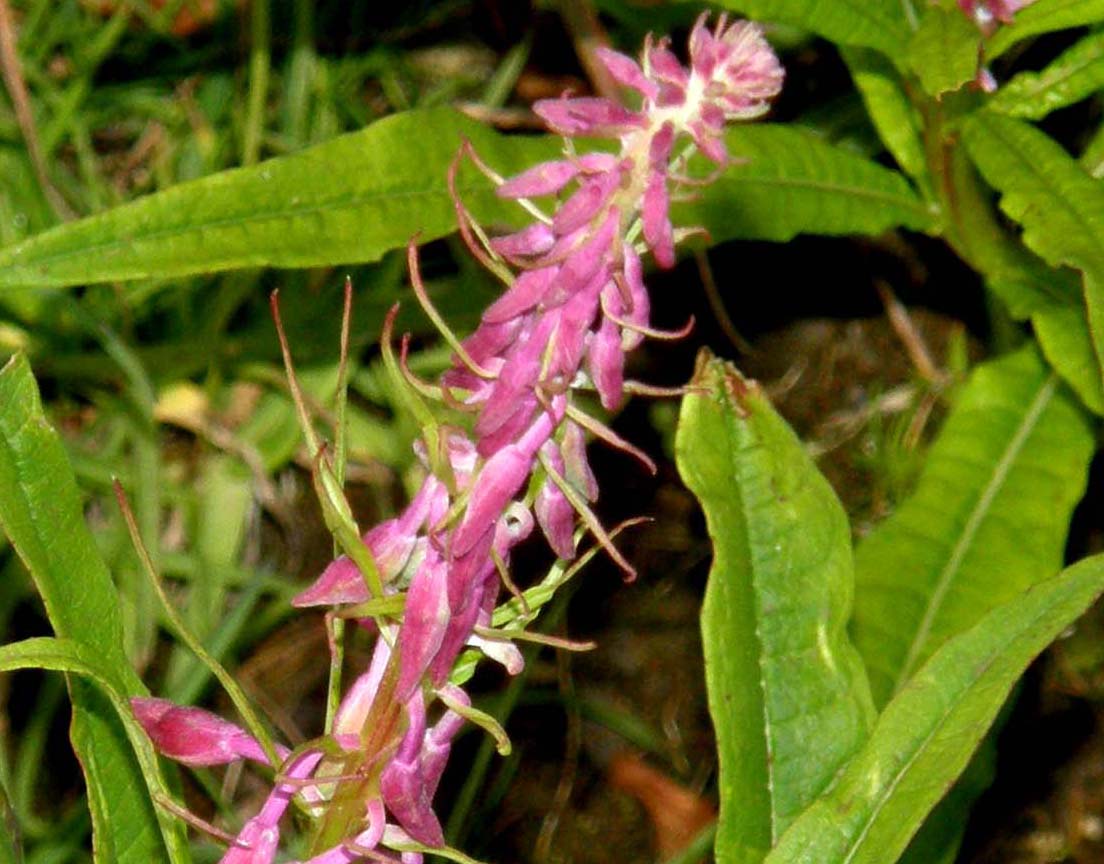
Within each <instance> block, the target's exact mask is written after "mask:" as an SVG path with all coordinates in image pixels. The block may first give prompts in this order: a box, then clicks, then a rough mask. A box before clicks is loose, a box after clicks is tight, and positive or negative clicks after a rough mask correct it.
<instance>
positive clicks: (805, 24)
mask: <svg viewBox="0 0 1104 864" xmlns="http://www.w3.org/2000/svg"><path fill="white" fill-rule="evenodd" d="M715 5H717V6H722V7H724V8H726V9H731V10H732V11H734V12H739V13H740V14H742V15H746V16H748V17H749V18H757V19H761V20H763V21H777V22H778V23H780V24H789V25H791V26H794V27H801V28H802V29H804V30H811V31H812V32H813V33H816V34H817V35H819V36H823V37H824V38H826V39H828V40H830V41H832V42H837V43H839V44H841V45H858V46H861V47H864V48H876V49H877V50H879V51H881V52H882V53H883V54H888V55H889V56H890V57H893V58H897V57H899V56H900V53H899V52H900V51H901V50H902V49H903V48H904V46H905V43H906V42H907V41H908V34H909V28H908V22H907V19H906V17H905V12H904V9H903V8H902V4H901V2H900V0H833V2H831V3H825V2H822V0H717V2H716V3H715Z"/></svg>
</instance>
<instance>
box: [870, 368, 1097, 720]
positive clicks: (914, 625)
mask: <svg viewBox="0 0 1104 864" xmlns="http://www.w3.org/2000/svg"><path fill="white" fill-rule="evenodd" d="M1092 452H1093V439H1092V432H1091V429H1090V427H1089V424H1088V422H1087V420H1086V418H1085V415H1084V413H1083V412H1082V411H1081V409H1080V408H1079V407H1078V406H1077V405H1076V403H1075V402H1074V401H1073V400H1072V399H1071V398H1070V397H1069V395H1067V394H1066V393H1065V392H1064V391H1063V388H1062V386H1061V384H1060V383H1059V381H1058V379H1057V376H1055V375H1054V374H1053V373H1051V372H1050V371H1049V370H1048V369H1047V368H1046V366H1045V364H1044V363H1043V362H1042V360H1041V358H1040V357H1039V356H1038V354H1037V352H1036V351H1035V349H1034V348H1033V347H1028V348H1025V349H1023V350H1021V351H1019V352H1017V353H1015V354H1012V355H1009V356H1007V357H1004V358H1001V359H999V360H996V361H993V362H990V363H986V364H984V365H982V366H980V367H978V368H977V369H976V370H975V371H974V373H973V376H972V378H971V379H970V381H969V383H968V384H967V385H966V386H965V388H964V389H963V390H962V392H961V394H960V395H959V398H958V400H957V402H956V404H955V406H954V409H953V410H952V412H951V414H950V416H949V417H948V418H947V422H946V424H945V425H944V427H943V429H942V431H941V432H940V434H939V437H938V438H937V439H936V441H935V443H934V444H933V445H932V448H931V451H930V452H929V454H928V458H927V462H926V464H925V466H924V471H923V473H922V474H921V476H920V479H919V481H918V483H917V487H916V491H915V492H914V493H913V494H912V496H911V497H910V498H909V499H908V500H907V501H905V503H904V504H902V505H901V507H900V509H898V510H897V512H896V513H894V514H893V515H892V516H890V517H889V518H888V519H887V520H885V522H883V523H882V524H881V525H879V526H878V527H877V528H876V529H875V530H874V532H873V533H872V534H870V535H869V536H868V537H867V538H866V539H865V540H864V541H863V542H862V543H861V544H860V545H859V547H858V551H857V553H856V570H857V578H856V584H857V588H856V602H855V622H854V634H855V642H856V644H857V645H858V648H859V650H860V652H862V655H863V658H864V659H865V660H866V663H867V668H868V669H869V671H870V683H871V689H872V691H873V693H874V699H875V701H876V703H877V704H878V705H884V704H885V703H886V702H888V701H889V700H890V698H892V696H893V694H894V693H896V692H898V691H899V690H900V689H901V688H902V687H903V686H904V685H905V684H906V683H907V682H908V680H909V678H911V677H912V676H913V675H914V674H915V673H916V670H917V669H919V668H920V666H921V665H922V664H923V663H924V661H925V660H927V658H928V657H930V656H931V655H932V653H933V652H934V651H935V650H936V649H937V648H938V647H939V646H940V645H942V644H943V643H944V642H945V641H946V640H947V639H949V638H951V637H953V636H955V635H956V634H958V633H961V632H962V631H964V630H966V629H967V628H969V627H971V626H973V625H974V624H975V623H977V621H978V619H980V618H981V616H982V615H984V614H985V613H986V612H987V611H988V610H989V609H991V608H993V607H994V606H996V605H998V604H1000V603H1004V602H1006V601H1008V600H1009V599H1011V598H1012V597H1015V596H1016V595H1017V594H1019V593H1020V592H1022V591H1024V590H1025V589H1027V588H1028V587H1029V586H1031V585H1033V584H1035V583H1036V582H1039V581H1041V580H1042V579H1046V578H1049V577H1051V576H1053V575H1054V574H1055V573H1056V572H1057V571H1058V569H1059V567H1061V563H1062V553H1063V549H1064V546H1065V539H1066V532H1067V530H1068V527H1069V517H1070V514H1071V512H1072V510H1073V507H1074V505H1075V504H1076V503H1077V501H1078V500H1079V499H1080V497H1081V495H1082V493H1083V492H1084V489H1085V483H1086V475H1087V471H1088V464H1089V460H1090V459H1091V458H1092Z"/></svg>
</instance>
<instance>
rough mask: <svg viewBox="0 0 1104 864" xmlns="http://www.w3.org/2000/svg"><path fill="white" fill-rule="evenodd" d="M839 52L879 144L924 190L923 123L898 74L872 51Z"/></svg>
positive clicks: (847, 50) (925, 174) (842, 49)
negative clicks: (876, 133) (875, 131)
mask: <svg viewBox="0 0 1104 864" xmlns="http://www.w3.org/2000/svg"><path fill="white" fill-rule="evenodd" d="M840 53H841V54H842V55H843V59H844V61H845V62H846V63H847V68H848V69H849V70H850V72H851V78H852V80H853V81H854V82H855V87H856V88H858V91H859V95H860V96H862V100H863V104H864V105H865V106H866V111H867V113H868V114H869V115H870V121H871V122H872V123H873V124H874V128H875V129H876V130H877V132H878V135H879V136H880V137H881V139H882V143H884V144H885V146H886V149H887V150H888V151H889V153H890V155H891V156H893V158H894V159H896V160H897V164H898V165H900V166H901V169H902V170H903V171H904V172H905V173H906V174H908V175H909V176H910V177H912V178H913V179H914V180H916V181H917V182H918V183H919V184H920V185H921V188H926V187H927V185H928V184H929V182H930V180H929V177H928V166H927V159H926V157H925V156H924V143H923V136H922V125H921V123H922V121H921V118H920V116H919V112H917V110H916V107H915V106H914V105H913V104H912V102H911V101H910V99H909V97H908V94H907V93H906V92H905V89H904V87H903V86H902V83H901V76H900V74H899V73H898V72H897V70H896V69H895V68H894V67H893V64H892V63H890V62H889V61H888V60H887V59H886V58H885V57H883V56H882V55H880V54H878V53H877V52H875V51H869V50H866V49H864V48H841V49H840Z"/></svg>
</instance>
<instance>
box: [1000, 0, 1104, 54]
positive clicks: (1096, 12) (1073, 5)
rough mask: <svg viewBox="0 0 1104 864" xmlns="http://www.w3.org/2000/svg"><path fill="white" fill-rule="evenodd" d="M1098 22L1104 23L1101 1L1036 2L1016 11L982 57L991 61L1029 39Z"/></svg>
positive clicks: (1039, 0)
mask: <svg viewBox="0 0 1104 864" xmlns="http://www.w3.org/2000/svg"><path fill="white" fill-rule="evenodd" d="M1101 20H1104V0H1036V2H1034V3H1032V4H1031V5H1030V6H1027V7H1025V8H1023V9H1020V10H1019V11H1018V12H1017V13H1016V17H1015V19H1014V20H1013V22H1012V24H1011V25H1010V26H1007V27H1001V28H1000V29H999V30H998V31H997V32H996V34H995V35H994V36H993V38H992V39H990V40H989V44H988V45H987V46H986V51H985V54H986V56H987V57H988V58H989V59H994V58H996V57H999V56H1000V55H1001V54H1003V53H1004V52H1005V51H1007V50H1008V49H1009V48H1011V47H1012V46H1013V45H1015V44H1016V43H1017V42H1020V41H1021V40H1023V39H1028V38H1030V37H1031V36H1038V35H1039V34H1040V33H1050V32H1052V31H1054V30H1065V29H1066V28H1068V27H1084V26H1086V25H1092V24H1098V23H1100V21H1101Z"/></svg>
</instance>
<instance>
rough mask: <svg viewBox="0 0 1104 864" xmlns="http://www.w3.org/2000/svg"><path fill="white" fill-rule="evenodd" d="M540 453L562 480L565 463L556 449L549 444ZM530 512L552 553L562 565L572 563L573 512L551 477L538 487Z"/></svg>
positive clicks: (551, 443)
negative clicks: (532, 513)
mask: <svg viewBox="0 0 1104 864" xmlns="http://www.w3.org/2000/svg"><path fill="white" fill-rule="evenodd" d="M541 452H542V453H543V454H544V455H545V457H546V458H547V459H549V461H551V463H552V467H553V468H555V469H556V471H557V473H559V474H560V476H563V474H564V462H563V456H562V455H560V451H559V448H558V447H556V445H555V444H554V443H553V442H551V441H549V442H548V443H547V444H545V446H544V447H543V448H542V449H541ZM533 510H534V511H535V512H536V514H537V523H538V524H539V525H540V527H541V531H543V532H544V536H545V537H546V538H547V539H548V545H549V546H551V547H552V551H553V552H555V553H556V555H557V557H559V558H562V559H563V560H565V561H570V560H571V559H573V558H574V557H575V509H574V508H573V507H572V506H571V504H570V503H569V502H568V500H567V498H566V497H564V494H563V492H562V491H560V487H559V486H557V485H556V484H555V482H554V481H553V480H552V478H551V477H549V478H548V479H546V480H545V481H544V483H542V484H541V488H540V491H539V492H538V493H537V500H536V501H535V502H534V504H533Z"/></svg>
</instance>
